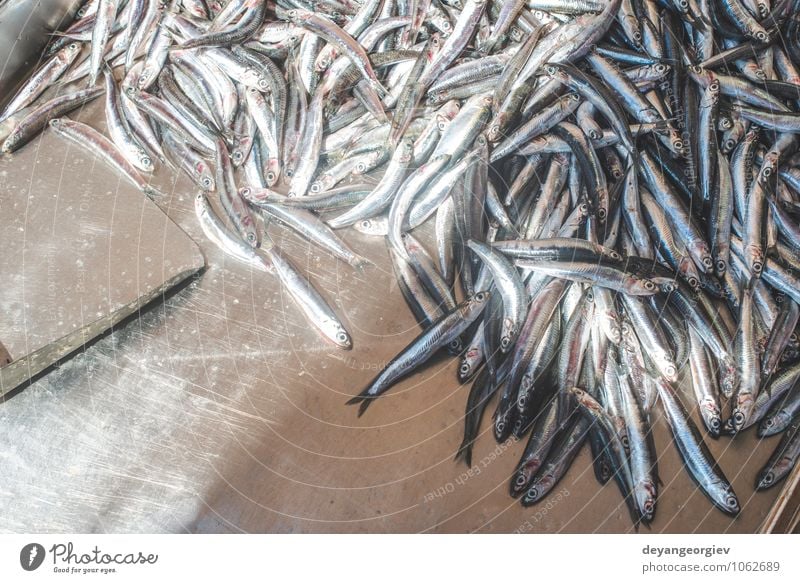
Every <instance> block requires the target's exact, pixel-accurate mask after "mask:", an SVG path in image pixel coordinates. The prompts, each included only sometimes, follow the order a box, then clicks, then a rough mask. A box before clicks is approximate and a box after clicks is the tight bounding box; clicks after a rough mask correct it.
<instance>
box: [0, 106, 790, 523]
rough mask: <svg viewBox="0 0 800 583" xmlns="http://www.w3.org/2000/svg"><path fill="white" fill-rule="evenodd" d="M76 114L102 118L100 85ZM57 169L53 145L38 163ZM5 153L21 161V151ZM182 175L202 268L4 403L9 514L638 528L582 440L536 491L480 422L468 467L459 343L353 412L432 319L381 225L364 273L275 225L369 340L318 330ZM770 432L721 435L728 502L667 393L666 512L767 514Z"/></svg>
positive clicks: (352, 238) (172, 188) (180, 185)
mask: <svg viewBox="0 0 800 583" xmlns="http://www.w3.org/2000/svg"><path fill="white" fill-rule="evenodd" d="M80 118H81V119H84V120H85V121H89V122H90V123H92V124H93V125H95V126H96V127H102V121H101V119H102V110H101V107H100V104H99V103H95V104H93V105H92V106H91V107H90V108H88V109H87V110H86V111H84V112H83V113H82V114H81V116H80ZM37 144H38V142H34V143H32V144H30V145H29V146H28V147H29V148H36V147H37ZM53 159H57V157H54V158H53ZM61 171H62V168H59V167H58V165H57V164H52V163H51V164H39V165H36V166H35V169H34V170H33V172H34V176H33V177H34V178H35V173H37V172H40V173H44V174H45V175H49V174H51V173H58V172H61ZM87 171H90V172H100V171H102V170H101V169H99V168H94V169H91V168H87ZM2 172H3V173H5V174H4V180H6V181H9V182H13V181H14V180H15V176H14V173H15V172H17V170H16V167H15V164H14V159H13V158H11V159H10V160H5V161H4V162H3V168H2ZM27 172H28V173H30V172H31V169H30V168H28V170H27ZM28 178H30V177H28ZM174 180H175V178H174V176H173V175H171V174H170V173H169V172H165V171H163V170H162V171H161V172H160V174H159V175H158V176H157V182H158V185H159V187H160V188H161V190H162V191H164V192H166V193H168V195H167V196H166V197H164V198H163V199H159V200H157V203H158V205H159V206H160V207H161V209H162V210H163V211H164V212H165V213H166V214H167V215H168V216H169V217H170V218H171V219H172V220H174V221H175V222H176V223H177V224H178V225H179V226H180V227H182V228H183V229H184V230H185V231H186V233H188V234H189V236H190V237H192V238H193V239H194V240H195V241H196V242H197V243H198V244H199V245H200V246H201V248H202V250H203V253H204V255H205V257H206V262H207V269H206V270H205V271H204V272H202V273H201V274H200V275H198V276H195V277H194V278H193V279H192V280H191V283H189V284H188V285H186V286H184V287H183V288H182V289H180V290H178V291H177V292H175V293H173V294H170V295H169V296H168V297H166V298H165V300H164V301H163V302H159V303H156V304H155V305H153V306H151V307H150V308H149V309H147V310H145V311H142V312H141V313H140V314H139V315H137V316H136V317H134V318H132V319H130V320H129V321H128V322H127V323H125V324H124V325H123V326H119V327H117V328H116V329H115V331H114V332H113V333H111V334H108V335H106V336H104V337H103V338H101V339H99V340H97V341H96V342H94V343H92V344H91V345H89V346H88V347H86V349H85V350H83V351H82V352H80V353H79V354H77V355H76V356H75V357H74V358H71V359H69V360H66V361H65V362H63V363H62V364H61V366H59V367H58V368H57V369H55V370H53V371H51V372H50V373H49V374H46V375H44V376H43V377H41V378H39V379H38V380H36V381H35V382H34V383H32V384H31V385H30V386H29V387H27V388H25V389H24V390H22V391H19V392H18V393H17V394H15V395H14V396H13V397H12V398H10V399H8V400H7V401H6V402H3V403H0V443H2V444H3V445H2V447H0V476H2V478H0V480H2V481H1V482H0V483H1V484H2V487H0V532H24V531H41V532H70V531H78V532H386V531H392V532H418V531H437V532H464V531H479V532H511V531H520V532H583V531H590V532H593V531H601V532H626V531H630V530H631V529H632V527H631V523H630V519H629V517H628V514H627V511H626V509H625V507H624V505H623V504H622V501H621V498H620V495H619V492H618V489H617V487H616V485H614V484H608V485H606V486H605V487H600V486H599V485H598V484H597V482H596V481H595V478H594V475H593V473H592V469H591V465H590V460H589V456H588V451H587V450H588V448H584V451H583V452H582V453H581V455H580V457H579V458H578V459H577V460H576V461H575V463H574V465H573V467H572V468H571V469H570V471H569V473H568V474H567V476H566V478H565V479H564V480H563V481H562V482H561V483H560V484H559V485H558V486H557V488H556V490H555V491H554V492H553V493H552V494H551V496H550V497H548V498H546V499H545V500H544V502H542V503H541V504H539V505H538V506H534V507H532V508H522V507H521V506H520V505H519V504H518V503H517V502H516V501H514V500H512V499H511V498H510V497H509V496H508V494H507V490H508V487H507V483H508V478H509V476H510V474H511V471H512V469H513V467H514V466H515V464H516V462H517V460H518V458H519V455H520V453H521V449H522V448H523V447H524V445H523V444H521V443H509V444H503V445H498V444H496V443H495V442H494V439H493V437H492V436H491V434H490V433H484V434H483V435H482V436H481V437H480V439H479V441H478V442H477V445H476V448H475V457H474V460H475V461H474V466H473V468H472V469H469V470H468V469H467V468H466V467H465V466H464V465H463V464H456V463H455V462H453V461H452V457H453V454H454V452H455V450H456V448H457V446H458V444H459V442H460V440H461V431H462V415H463V409H464V406H465V402H466V398H467V393H468V386H463V387H460V386H458V384H457V382H456V380H455V363H454V362H453V361H452V360H442V361H440V362H438V363H436V364H435V365H434V366H432V367H429V368H427V369H426V370H425V371H423V372H421V373H420V374H417V375H414V376H413V377H411V378H410V379H408V380H406V381H405V382H403V383H402V384H401V385H400V386H398V387H396V388H395V389H393V390H392V391H391V392H390V393H388V395H387V396H386V397H385V398H382V399H380V400H379V401H378V402H376V403H375V404H374V405H373V406H372V407H370V409H369V411H368V412H367V414H366V415H364V417H362V418H360V419H359V418H357V416H356V409H355V408H353V407H346V406H345V405H344V403H345V401H346V400H347V399H348V398H349V397H350V396H352V395H354V394H356V393H358V392H359V391H360V390H361V389H362V388H363V386H364V385H365V383H367V382H368V381H369V380H370V378H371V377H372V376H373V375H374V374H375V372H376V371H377V370H378V369H379V368H380V367H381V366H383V364H384V363H385V362H386V361H387V360H388V359H390V358H391V357H392V356H393V355H395V354H396V352H397V351H398V350H399V349H401V348H402V347H403V346H404V345H405V344H406V343H407V342H408V341H409V340H410V339H411V338H413V337H414V336H415V335H416V333H417V332H418V329H417V327H416V325H415V322H414V319H413V317H412V315H411V313H410V312H409V310H408V309H407V307H406V306H405V304H404V301H403V298H402V295H401V293H400V291H399V290H398V288H397V287H396V284H394V276H393V275H392V273H391V269H390V266H389V261H388V257H387V254H386V251H385V245H384V244H383V241H382V240H380V239H375V238H370V237H368V236H366V235H362V234H360V233H357V232H355V231H353V230H348V231H346V232H345V233H344V237H345V239H346V240H347V241H348V242H349V243H350V244H351V245H352V246H354V247H356V248H358V249H359V251H361V252H362V253H363V254H365V255H366V256H367V257H368V258H369V259H371V260H372V261H374V262H375V264H376V266H377V267H376V268H375V269H371V270H368V271H367V272H365V273H363V274H362V273H358V272H356V271H354V270H353V269H351V268H350V267H349V266H347V265H343V264H341V263H337V262H335V261H334V260H332V259H331V258H330V257H328V256H326V254H325V253H324V252H322V251H321V250H318V249H316V248H314V247H311V246H310V245H309V244H308V242H306V241H303V240H301V239H299V238H297V237H294V236H291V235H284V234H282V233H283V232H282V231H281V230H280V229H278V228H275V226H271V227H270V231H271V233H272V234H273V236H274V238H275V239H276V242H277V243H278V244H279V245H280V246H281V247H282V248H284V249H285V250H286V251H287V252H288V253H289V254H290V256H292V257H293V258H294V259H295V260H296V262H297V264H298V265H299V266H300V267H301V268H302V269H304V270H305V271H306V272H307V273H309V274H311V276H312V278H313V280H314V282H315V283H316V284H317V285H318V286H319V288H320V290H321V291H322V292H323V294H324V295H325V297H326V298H328V299H329V300H331V301H332V302H333V303H334V305H335V306H336V308H337V310H338V313H339V314H340V316H341V317H342V318H343V320H344V322H345V323H346V326H347V327H348V329H349V330H350V331H351V333H352V335H353V338H354V344H355V347H354V349H353V350H352V351H350V352H343V351H340V350H337V349H335V348H333V347H331V346H330V345H328V344H326V343H324V342H323V341H322V340H320V339H319V338H318V337H317V335H316V333H315V332H314V331H313V330H311V329H310V328H309V326H308V325H307V324H306V322H305V321H304V319H303V317H302V316H301V315H300V314H299V312H298V310H297V309H296V308H295V306H294V305H292V303H291V299H290V298H288V297H287V296H286V295H284V294H283V293H282V291H281V289H280V286H279V284H278V282H277V281H276V280H275V279H274V278H272V277H271V276H269V275H268V274H265V273H263V272H256V271H251V270H250V269H249V268H247V267H243V266H242V265H241V264H239V263H237V262H235V261H233V260H231V259H229V258H227V257H225V256H224V255H223V254H222V253H221V252H220V251H219V250H218V249H216V248H215V247H214V246H213V245H212V244H211V243H210V242H209V241H208V240H206V239H205V237H204V235H203V234H202V232H201V230H200V227H199V225H198V223H197V221H196V219H195V215H194V211H193V202H192V199H193V196H194V194H195V191H194V188H193V187H192V185H191V184H190V183H189V182H188V181H187V180H186V179H184V178H179V179H177V182H174ZM165 256H167V257H168V253H166V254H165ZM775 439H776V438H772V439H770V440H767V441H766V442H764V443H760V444H759V443H757V439H756V437H755V435H754V433H753V432H752V431H751V432H748V433H747V434H745V435H743V436H740V437H739V438H737V439H736V440H735V441H731V440H729V439H721V440H719V441H717V442H712V441H711V440H708V441H709V445H710V447H711V449H712V451H713V452H714V454H715V455H716V456H717V459H718V460H719V462H720V464H721V466H722V467H723V468H724V470H725V472H726V474H727V475H728V477H729V478H730V479H731V480H732V482H733V484H734V486H735V488H736V491H737V493H738V494H739V497H740V501H741V504H742V506H743V512H742V513H741V515H740V517H738V518H736V519H731V518H728V517H726V516H724V515H723V514H722V513H720V512H719V511H717V510H715V509H713V508H712V507H711V505H710V503H709V502H708V501H707V500H706V499H705V497H704V496H703V495H702V493H701V492H699V491H698V490H697V489H696V488H695V486H694V484H693V483H692V482H691V480H690V479H689V477H688V475H687V474H686V473H685V471H684V470H683V469H682V466H681V462H680V459H679V457H678V454H677V451H676V449H675V447H674V445H673V444H671V437H670V435H669V430H668V428H667V426H666V424H665V422H664V419H663V417H662V414H661V412H660V410H659V409H658V407H657V409H656V420H655V441H656V444H657V448H658V450H659V454H660V459H659V470H660V476H661V479H662V481H663V486H662V488H661V492H662V493H661V496H660V499H659V504H658V511H657V517H656V520H655V522H654V523H653V525H652V531H653V532H695V531H696V532H753V531H755V530H757V529H758V527H759V525H760V523H761V522H762V520H763V518H764V517H765V516H766V514H767V512H768V511H769V508H770V506H771V504H772V503H773V501H774V499H775V496H776V495H777V493H778V489H774V490H773V491H769V492H766V493H759V494H754V493H753V483H754V479H755V474H756V472H757V471H758V469H759V468H760V466H761V465H762V464H763V462H764V461H765V459H766V458H767V457H768V456H769V454H770V452H771V449H772V448H773V447H774V445H775V443H776V441H775Z"/></svg>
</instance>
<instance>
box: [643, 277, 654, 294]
mask: <svg viewBox="0 0 800 583" xmlns="http://www.w3.org/2000/svg"><path fill="white" fill-rule="evenodd" d="M644 289H646V290H647V291H651V290H654V289H656V284H654V283H653V282H652V281H650V280H649V279H648V280H647V281H645V282H644Z"/></svg>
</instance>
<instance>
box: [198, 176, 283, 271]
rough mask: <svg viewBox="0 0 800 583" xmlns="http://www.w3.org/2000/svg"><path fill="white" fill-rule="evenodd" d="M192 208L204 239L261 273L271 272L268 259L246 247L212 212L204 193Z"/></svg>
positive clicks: (255, 250) (271, 266) (199, 194)
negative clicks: (204, 236) (206, 238)
mask: <svg viewBox="0 0 800 583" xmlns="http://www.w3.org/2000/svg"><path fill="white" fill-rule="evenodd" d="M194 208H195V212H196V213H197V218H198V221H199V222H200V227H201V228H202V229H203V232H204V233H205V235H206V237H208V238H209V239H210V240H211V241H213V242H214V244H215V245H217V246H218V247H219V248H220V249H222V250H223V251H225V252H226V253H228V254H229V255H231V256H232V257H235V258H236V259H238V260H239V261H242V262H244V263H246V264H248V265H251V266H253V267H255V268H256V269H260V270H262V271H269V272H272V271H273V269H274V267H273V265H272V262H271V261H270V259H269V258H268V257H265V256H264V255H262V254H261V253H260V252H259V251H258V250H257V249H255V248H253V247H252V246H250V245H248V244H247V243H246V242H245V241H244V240H242V238H241V237H239V236H238V235H236V234H235V233H233V232H231V231H230V230H229V229H228V228H227V227H226V226H225V224H224V223H223V222H222V219H220V218H219V216H218V215H217V214H216V212H214V209H213V208H212V207H211V203H210V202H209V201H208V197H207V196H206V193H205V192H200V193H198V194H197V196H195V199H194Z"/></svg>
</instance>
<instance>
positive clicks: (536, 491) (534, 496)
mask: <svg viewBox="0 0 800 583" xmlns="http://www.w3.org/2000/svg"><path fill="white" fill-rule="evenodd" d="M554 483H555V478H554V477H553V476H552V475H551V474H544V475H543V476H540V477H539V478H537V479H536V481H535V482H534V483H533V484H531V486H530V488H528V490H527V492H525V497H524V498H523V504H528V505H530V504H533V503H535V502H538V501H539V499H540V498H541V496H542V495H543V494H545V493H547V492H549V491H550V489H551V488H552V486H553V484H554Z"/></svg>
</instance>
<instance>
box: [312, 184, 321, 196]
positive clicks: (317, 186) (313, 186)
mask: <svg viewBox="0 0 800 583" xmlns="http://www.w3.org/2000/svg"><path fill="white" fill-rule="evenodd" d="M320 190H322V187H320V185H319V182H315V183H314V184H312V185H311V192H313V193H317V192H319V191H320Z"/></svg>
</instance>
